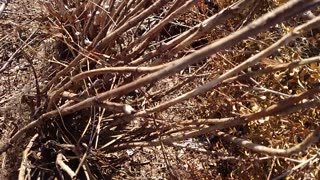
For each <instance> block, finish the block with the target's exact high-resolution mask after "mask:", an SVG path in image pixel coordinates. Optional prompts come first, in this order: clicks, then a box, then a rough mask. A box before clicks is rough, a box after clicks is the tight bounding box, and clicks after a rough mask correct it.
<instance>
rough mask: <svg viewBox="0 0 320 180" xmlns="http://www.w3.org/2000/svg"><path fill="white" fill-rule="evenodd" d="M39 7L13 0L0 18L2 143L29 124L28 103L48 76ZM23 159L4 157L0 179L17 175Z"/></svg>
mask: <svg viewBox="0 0 320 180" xmlns="http://www.w3.org/2000/svg"><path fill="white" fill-rule="evenodd" d="M0 2H1V1H0ZM40 8H41V7H40V5H39V4H38V3H37V1H33V0H19V1H10V2H8V4H7V6H6V7H5V9H4V11H3V12H2V13H1V15H0V78H1V80H0V139H1V140H0V143H2V142H3V141H6V139H7V138H8V137H10V136H11V135H12V134H13V133H14V132H15V131H16V130H17V129H19V128H21V127H23V126H24V125H25V124H27V123H28V122H29V121H30V113H31V112H32V109H31V108H30V106H29V105H30V104H29V103H31V102H28V100H30V98H29V97H31V96H32V94H34V93H35V84H36V81H35V80H36V79H37V80H39V84H40V85H41V84H42V83H43V82H44V80H45V77H46V76H47V72H48V70H47V69H46V68H45V67H46V66H45V62H46V61H45V59H43V56H42V58H41V56H40V53H39V52H41V48H40V46H41V44H42V41H43V40H44V39H45V36H46V35H45V33H44V29H43V27H44V26H43V25H44V24H41V23H40V21H39V20H40V19H41V10H40ZM35 74H36V75H37V78H35ZM28 104H29V105H28ZM16 150H18V149H16ZM16 150H13V151H12V152H8V153H9V154H10V153H14V152H15V151H16ZM20 152H22V151H20ZM20 156H21V154H20V153H19V154H15V156H13V157H10V158H7V157H8V156H7V155H6V154H3V155H1V157H0V159H1V162H2V164H1V170H0V179H6V178H8V177H7V175H8V174H17V167H19V162H20V161H19V160H20V159H21V157H20Z"/></svg>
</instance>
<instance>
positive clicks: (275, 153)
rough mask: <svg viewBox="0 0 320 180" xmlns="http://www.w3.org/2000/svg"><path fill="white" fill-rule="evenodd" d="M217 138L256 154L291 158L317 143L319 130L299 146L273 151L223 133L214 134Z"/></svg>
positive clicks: (319, 134) (319, 136) (319, 135)
mask: <svg viewBox="0 0 320 180" xmlns="http://www.w3.org/2000/svg"><path fill="white" fill-rule="evenodd" d="M216 134H217V135H218V136H221V137H222V138H223V139H225V140H227V141H230V142H232V143H235V144H237V145H239V146H242V147H245V148H247V149H250V150H252V151H254V152H258V153H264V154H268V155H271V156H282V157H288V156H291V155H293V154H296V153H299V152H303V151H304V150H306V149H307V148H308V147H309V146H310V145H312V144H314V143H316V142H318V141H319V138H320V129H319V128H317V129H316V130H315V131H314V132H312V133H311V134H309V135H308V136H307V137H306V138H305V140H303V141H302V142H301V143H300V144H297V145H295V146H294V147H292V148H289V149H274V148H269V147H266V146H263V145H259V144H255V143H252V142H251V141H248V140H245V139H242V138H238V137H234V136H231V135H229V134H226V133H224V132H221V131H219V132H217V133H216Z"/></svg>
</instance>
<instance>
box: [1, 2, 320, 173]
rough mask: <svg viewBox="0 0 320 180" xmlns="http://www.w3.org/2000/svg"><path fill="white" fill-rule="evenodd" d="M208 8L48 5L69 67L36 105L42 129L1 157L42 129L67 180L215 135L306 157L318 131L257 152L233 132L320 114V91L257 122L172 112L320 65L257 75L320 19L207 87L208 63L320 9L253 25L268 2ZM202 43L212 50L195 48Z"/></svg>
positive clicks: (280, 14)
mask: <svg viewBox="0 0 320 180" xmlns="http://www.w3.org/2000/svg"><path fill="white" fill-rule="evenodd" d="M202 3H203V2H202ZM202 3H201V1H198V0H187V1H185V0H174V1H170V0H159V1H152V0H141V1H136V0H124V1H117V0H96V1H80V0H76V1H70V0H64V1H63V0H54V1H46V2H42V5H43V7H45V9H46V10H47V11H48V14H49V16H48V19H49V21H50V24H51V29H52V32H53V33H54V36H55V38H56V39H58V40H57V45H56V47H58V46H59V47H60V52H59V58H60V59H57V60H56V62H54V64H55V65H56V67H57V69H56V72H54V73H55V75H54V77H53V78H51V79H50V81H49V82H48V83H47V84H46V86H45V87H44V88H43V89H41V92H39V93H38V94H37V98H35V100H34V101H36V102H35V103H34V105H35V108H34V112H33V116H32V118H33V119H34V120H33V121H31V122H30V123H29V124H28V125H27V126H25V127H23V128H22V129H20V130H19V131H18V132H17V133H16V134H14V135H13V136H12V137H11V139H9V141H8V142H7V144H4V145H3V146H1V148H0V152H4V151H6V150H7V149H9V148H10V147H12V146H14V145H15V143H16V142H17V141H18V140H19V139H20V138H22V137H24V134H25V133H29V134H30V132H32V130H34V129H36V128H37V129H38V132H37V133H40V134H41V136H39V137H37V136H35V138H41V139H42V142H45V143H44V144H45V146H43V147H42V150H43V149H45V150H48V151H50V152H55V153H56V155H54V156H53V157H55V159H56V164H58V165H59V166H60V168H61V169H62V171H63V172H65V173H67V174H68V175H69V176H71V177H72V178H75V177H76V176H78V175H79V173H84V174H85V175H86V176H87V177H89V178H90V177H100V175H101V174H103V173H101V172H100V173H101V174H100V175H97V174H99V173H97V171H98V170H92V169H99V168H97V167H96V165H95V164H94V163H93V162H95V163H97V164H98V160H97V159H98V158H97V157H99V158H101V157H102V156H103V155H104V154H108V153H114V152H119V151H121V150H128V149H131V148H135V147H150V146H161V145H168V146H176V143H177V142H181V141H183V140H187V139H189V138H194V137H198V136H200V135H206V134H213V135H215V136H218V137H220V138H221V139H224V140H226V141H229V142H233V143H235V144H237V145H239V146H241V147H245V148H247V149H250V150H252V151H254V152H258V153H264V154H268V155H272V156H282V157H286V156H291V155H292V154H295V153H299V152H301V151H303V150H305V149H306V148H308V147H309V146H310V145H311V144H313V143H315V142H317V141H318V139H319V137H320V129H319V128H318V127H317V128H315V129H313V132H312V133H311V134H310V135H309V136H308V137H306V138H305V139H304V140H303V141H302V142H301V143H299V144H297V145H296V146H294V147H291V148H289V149H273V148H270V147H267V146H263V145H260V144H255V143H252V142H251V141H248V140H246V139H242V138H240V137H235V136H233V135H231V134H229V133H228V132H227V131H225V130H227V129H228V128H232V127H235V126H238V125H244V124H249V123H250V122H254V121H256V120H259V119H263V118H266V117H270V116H277V115H283V114H289V113H294V112H298V111H300V110H301V109H310V108H317V107H319V106H320V100H319V98H318V96H317V95H318V94H319V92H320V87H319V86H318V87H313V88H310V89H305V91H304V92H301V93H300V94H295V95H291V96H287V97H286V98H284V99H282V100H279V101H277V102H274V103H273V105H270V106H269V107H265V108H263V109H261V110H259V111H257V112H251V113H247V114H242V113H240V112H238V114H237V115H233V116H224V115H223V116H222V117H219V118H202V119H186V118H187V116H185V117H183V116H182V115H181V114H180V115H178V114H179V113H177V112H176V111H175V110H172V109H173V107H178V108H183V107H184V106H185V105H186V104H187V103H186V102H188V101H192V99H193V98H195V97H198V96H201V95H203V94H206V93H207V92H209V91H212V90H214V89H217V88H219V87H228V86H230V84H232V83H234V82H238V81H243V80H248V79H250V83H252V82H254V79H253V78H254V77H259V76H263V75H267V74H270V73H275V72H277V71H281V70H286V69H290V68H295V67H298V66H305V65H308V64H312V63H317V62H319V61H320V57H319V56H315V57H310V58H305V59H296V60H293V61H291V62H283V63H281V64H276V65H271V66H269V65H268V66H263V67H262V68H260V69H258V70H256V71H248V69H249V68H253V67H255V66H256V65H257V64H259V63H261V61H262V60H263V59H266V58H268V57H270V56H271V55H273V54H274V53H275V52H276V51H277V50H278V49H280V48H281V47H282V46H285V45H286V44H288V43H289V42H292V41H294V40H295V39H296V38H298V37H300V36H302V35H303V34H305V33H308V32H309V31H311V30H312V29H315V28H319V27H318V26H319V24H320V23H319V21H320V16H315V17H312V18H307V20H306V21H305V22H304V23H302V24H301V25H299V26H297V27H294V28H293V29H292V30H291V31H290V32H287V33H286V34H285V35H284V36H283V37H281V38H280V39H278V40H277V41H275V42H274V43H272V44H271V45H270V46H268V47H266V48H264V49H262V50H261V51H259V52H255V53H252V54H251V55H250V56H249V57H248V58H247V59H246V60H244V61H242V62H241V63H239V64H236V65H234V66H233V67H229V68H226V69H223V70H221V71H215V70H212V71H209V75H208V76H210V78H203V77H204V76H206V75H203V72H204V71H203V69H206V68H207V69H208V63H210V61H212V59H214V57H215V56H216V55H217V54H219V53H220V52H223V51H226V50H228V49H229V48H231V47H235V46H236V45H237V44H238V43H239V42H241V41H244V40H246V39H248V38H250V37H254V36H256V35H259V33H263V32H264V31H266V30H268V29H269V28H270V27H273V26H275V25H276V24H279V23H282V22H284V21H286V20H288V19H290V18H292V17H295V16H297V15H300V16H305V14H304V13H305V12H311V11H310V10H312V9H314V8H316V7H318V6H319V4H320V1H319V0H309V1H303V0H292V1H289V2H288V3H286V4H284V5H281V6H279V7H278V8H276V9H274V10H273V11H271V12H269V13H267V14H264V15H261V17H259V18H257V19H256V20H251V19H252V18H251V16H253V14H255V11H256V9H257V7H258V4H259V3H261V1H259V0H240V1H237V2H235V3H234V4H231V5H230V6H226V7H221V6H220V7H219V6H218V7H216V9H214V8H213V7H210V8H212V12H211V15H209V16H208V14H204V12H203V9H206V8H209V5H205V4H202ZM204 7H205V8H204ZM194 11H197V12H198V13H197V14H198V16H199V18H198V19H197V20H198V21H197V20H193V21H191V22H188V21H187V20H186V19H184V18H182V17H183V16H185V15H186V14H188V13H189V14H190V13H192V12H194ZM215 11H216V12H215ZM243 12H246V13H247V14H249V15H248V16H247V17H246V18H244V19H241V20H238V24H239V25H238V29H234V31H233V32H230V33H227V34H225V35H224V34H223V36H221V35H216V36H214V34H215V32H218V31H219V30H221V27H224V26H225V25H226V24H227V23H228V20H230V19H232V18H234V17H236V16H240V17H241V16H243ZM201 13H203V14H201ZM201 18H202V20H200V22H199V19H201ZM250 21H252V22H250ZM210 37H211V39H210ZM201 39H206V41H207V42H208V43H202V44H201V45H200V46H201V47H199V46H195V43H199V42H200V40H201ZM61 47H63V48H61ZM210 59H211V60H210ZM217 64H219V63H217ZM210 72H211V74H210ZM199 82H201V83H199ZM250 83H248V84H247V85H248V86H250ZM175 113H176V114H175ZM164 117H170V118H164ZM191 118H193V117H191ZM34 140H35V139H33V140H32V142H33V141H34ZM33 143H34V142H33ZM29 150H30V148H29ZM42 152H43V151H42ZM67 155H68V156H70V155H75V156H76V159H77V160H76V161H75V160H73V161H75V162H73V163H75V164H76V165H75V166H74V167H75V168H74V169H73V170H72V168H70V167H68V165H66V164H65V163H64V162H63V158H64V156H67ZM24 158H27V157H24ZM108 163H111V162H108ZM111 164H112V163H111ZM22 169H25V168H22ZM21 172H22V174H21V177H24V176H25V174H24V173H23V170H21ZM101 176H102V175H101Z"/></svg>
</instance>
